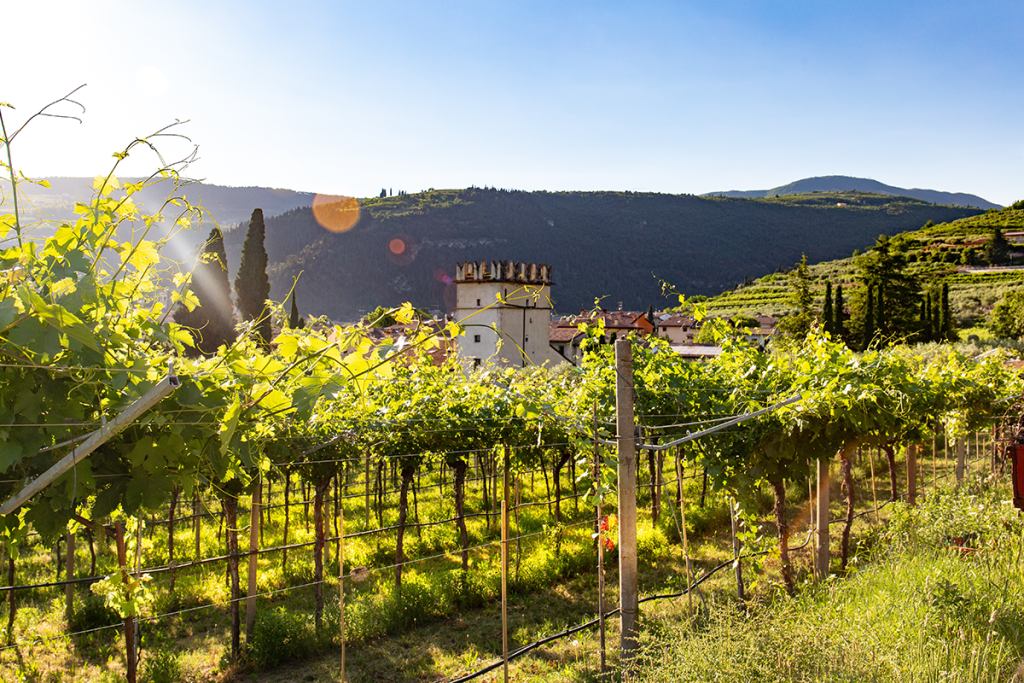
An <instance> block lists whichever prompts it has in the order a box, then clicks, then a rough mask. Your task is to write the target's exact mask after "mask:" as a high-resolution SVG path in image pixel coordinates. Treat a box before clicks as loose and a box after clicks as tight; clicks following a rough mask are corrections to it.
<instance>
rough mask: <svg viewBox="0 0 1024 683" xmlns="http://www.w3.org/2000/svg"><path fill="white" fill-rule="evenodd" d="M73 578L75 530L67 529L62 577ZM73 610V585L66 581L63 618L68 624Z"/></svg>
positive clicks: (68, 579)
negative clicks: (66, 545)
mask: <svg viewBox="0 0 1024 683" xmlns="http://www.w3.org/2000/svg"><path fill="white" fill-rule="evenodd" d="M74 578H75V532H74V531H71V530H70V529H69V530H68V550H67V557H65V558H64V579H65V580H67V581H71V580H72V579H74ZM74 612H75V585H74V584H73V583H68V584H67V585H65V586H64V618H65V619H66V620H67V623H68V625H69V626H70V625H71V618H72V617H73V616H74Z"/></svg>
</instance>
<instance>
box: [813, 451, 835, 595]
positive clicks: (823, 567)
mask: <svg viewBox="0 0 1024 683" xmlns="http://www.w3.org/2000/svg"><path fill="white" fill-rule="evenodd" d="M831 464H832V463H831V462H830V461H829V460H819V461H818V542H817V544H816V546H815V548H816V551H817V552H816V555H815V562H814V574H815V576H817V578H818V579H819V580H824V579H826V578H828V571H829V547H828V541H829V538H828V522H829V519H828V517H829V467H830V466H831Z"/></svg>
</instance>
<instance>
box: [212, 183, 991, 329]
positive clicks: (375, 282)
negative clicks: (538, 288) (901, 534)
mask: <svg viewBox="0 0 1024 683" xmlns="http://www.w3.org/2000/svg"><path fill="white" fill-rule="evenodd" d="M360 210H361V215H360V218H359V221H358V222H357V223H356V225H355V226H354V227H353V228H352V229H350V230H348V231H347V232H341V233H335V232H329V231H328V230H325V229H324V228H322V227H320V225H318V223H317V221H316V220H315V219H314V216H313V212H312V210H311V209H308V208H303V209H296V210H293V211H289V212H287V213H285V214H282V215H280V216H277V217H276V218H270V219H268V220H267V231H266V247H267V253H268V256H269V259H270V268H269V272H270V279H271V287H272V289H271V296H272V297H273V298H275V299H278V300H281V299H283V298H284V297H285V296H286V295H287V293H288V291H289V290H290V289H291V287H292V283H293V282H294V281H295V279H296V278H299V279H298V288H297V290H296V291H297V295H298V302H299V305H300V308H301V309H302V313H303V314H304V315H305V314H313V315H327V316H329V317H331V318H332V319H335V320H353V319H356V318H358V317H359V316H360V314H361V313H363V312H365V311H368V310H372V309H373V308H375V307H376V306H378V305H385V306H395V305H398V304H400V303H402V302H405V301H410V302H411V303H412V304H413V305H414V306H417V307H422V308H427V309H434V310H441V311H449V310H452V308H453V303H454V300H453V295H454V285H453V284H452V278H453V276H454V275H455V264H456V263H457V262H460V261H467V260H504V259H513V260H516V261H526V262H536V263H548V264H551V266H552V267H553V275H554V281H555V286H554V287H553V288H552V297H553V299H554V304H555V309H556V312H558V313H560V314H573V313H578V312H579V311H580V310H581V309H589V308H592V307H593V306H594V302H595V299H599V298H602V297H604V298H603V299H602V302H601V304H600V305H601V306H603V307H605V308H609V309H611V308H617V307H618V305H619V302H621V303H622V305H623V307H625V308H627V309H633V310H636V309H640V310H646V309H647V307H648V305H650V304H653V305H654V306H655V307H659V306H662V305H665V304H672V303H674V298H668V299H666V298H665V297H664V295H663V294H662V288H661V281H662V280H665V281H667V282H669V283H671V284H672V285H674V286H675V287H676V288H678V289H679V290H680V291H682V292H684V293H686V294H717V293H719V292H721V291H723V290H725V289H728V288H730V287H733V286H735V285H736V284H737V283H739V282H743V281H744V280H746V279H747V278H748V277H757V276H759V275H763V274H764V273H770V272H772V271H775V270H776V269H777V268H779V267H790V266H792V265H793V264H794V263H796V262H797V261H798V260H799V259H800V256H801V254H803V253H806V254H807V258H808V259H809V260H810V261H811V262H815V261H821V260H825V259H834V258H841V257H844V256H848V255H849V254H850V253H851V252H852V251H853V250H854V249H864V248H865V247H867V246H869V245H871V244H872V243H873V242H874V240H875V238H876V237H877V236H878V235H879V234H880V233H885V234H889V235H894V234H897V233H900V232H903V231H906V230H913V229H916V228H919V227H921V226H922V225H924V224H925V223H926V222H927V221H929V220H931V221H934V222H936V223H941V222H946V221H951V220H955V219H957V218H962V217H965V216H971V215H974V214H977V213H980V210H979V209H969V208H963V207H952V206H940V205H936V204H930V203H927V202H924V201H921V200H918V199H910V198H907V197H892V196H888V195H873V194H867V193H863V192H856V193H852V192H851V193H842V194H829V195H822V194H810V195H792V196H786V197H780V198H778V199H775V198H772V199H732V198H717V197H715V198H703V197H696V196H693V195H665V194H642V193H634V192H517V191H511V192H509V191H502V190H494V189H480V188H469V189H465V190H437V191H431V192H423V193H419V194H410V195H402V196H397V197H381V198H371V199H365V200H363V201H362V202H361V206H360ZM244 238H245V231H244V230H231V231H228V232H227V233H226V234H225V243H226V247H227V253H228V265H229V266H230V267H231V268H235V267H237V263H238V254H239V253H240V251H241V245H242V241H243V240H244ZM300 274H301V277H300Z"/></svg>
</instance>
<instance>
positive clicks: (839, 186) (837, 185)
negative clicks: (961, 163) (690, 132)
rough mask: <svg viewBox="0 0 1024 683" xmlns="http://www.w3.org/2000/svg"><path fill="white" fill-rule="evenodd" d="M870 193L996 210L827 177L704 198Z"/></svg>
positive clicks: (954, 197) (968, 199)
mask: <svg viewBox="0 0 1024 683" xmlns="http://www.w3.org/2000/svg"><path fill="white" fill-rule="evenodd" d="M852 191H858V192H872V193H874V194H888V195H894V196H897V197H913V198H914V199H920V200H922V201H926V202H931V203H932V204H949V205H951V206H974V207H977V208H979V209H998V208H1000V207H999V205H998V204H993V203H992V202H990V201H988V200H986V199H982V198H981V197H979V196H977V195H973V194H965V193H963V192H940V191H938V190H919V189H916V188H915V189H910V190H908V189H906V188H902V187H893V186H892V185H886V184H885V183H880V182H878V181H877V180H871V179H870V178H852V177H850V176H845V175H827V176H821V177H819V178H804V179H803V180H797V181H796V182H792V183H789V184H788V185H781V186H779V187H775V188H772V189H770V190H729V191H728V192H709V193H708V194H706V195H703V196H705V197H747V198H753V197H774V196H776V195H778V196H784V195H789V194H810V193H812V192H852Z"/></svg>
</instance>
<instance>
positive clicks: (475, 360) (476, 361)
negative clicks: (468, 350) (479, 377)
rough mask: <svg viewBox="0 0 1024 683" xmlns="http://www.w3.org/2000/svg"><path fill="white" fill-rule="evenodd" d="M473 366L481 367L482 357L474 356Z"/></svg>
mask: <svg viewBox="0 0 1024 683" xmlns="http://www.w3.org/2000/svg"><path fill="white" fill-rule="evenodd" d="M473 367H474V368H478V367H480V359H479V358H474V359H473Z"/></svg>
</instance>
